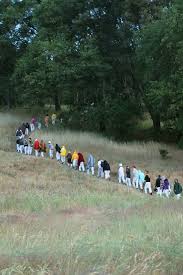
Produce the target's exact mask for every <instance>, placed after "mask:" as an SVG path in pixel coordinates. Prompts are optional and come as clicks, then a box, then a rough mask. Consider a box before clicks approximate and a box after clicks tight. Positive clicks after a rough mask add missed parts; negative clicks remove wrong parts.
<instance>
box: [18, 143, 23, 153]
mask: <svg viewBox="0 0 183 275" xmlns="http://www.w3.org/2000/svg"><path fill="white" fill-rule="evenodd" d="M19 151H20V153H21V154H23V152H24V145H19Z"/></svg>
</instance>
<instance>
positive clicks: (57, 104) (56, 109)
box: [54, 92, 61, 112]
mask: <svg viewBox="0 0 183 275" xmlns="http://www.w3.org/2000/svg"><path fill="white" fill-rule="evenodd" d="M54 100H55V111H56V112H58V111H60V110H61V107H60V98H59V96H58V92H56V93H55V98H54Z"/></svg>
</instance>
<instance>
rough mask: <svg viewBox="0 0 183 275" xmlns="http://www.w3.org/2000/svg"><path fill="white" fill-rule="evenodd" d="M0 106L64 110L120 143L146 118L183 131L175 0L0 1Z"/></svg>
mask: <svg viewBox="0 0 183 275" xmlns="http://www.w3.org/2000/svg"><path fill="white" fill-rule="evenodd" d="M0 11H1V12H0V104H1V105H7V106H9V107H11V106H14V105H29V106H31V105H32V104H34V105H38V106H43V105H44V104H46V103H47V102H51V103H52V104H54V105H55V108H56V110H57V111H59V110H60V108H61V106H62V105H68V106H70V121H73V124H74V121H75V122H76V127H78V128H80V129H88V130H97V131H100V132H103V133H106V134H109V135H111V136H114V137H117V138H120V137H121V136H124V135H125V133H127V132H128V131H129V130H130V129H131V128H133V125H135V121H136V120H137V119H138V118H139V117H142V116H143V114H144V113H147V112H148V113H149V115H150V117H151V119H152V121H153V125H154V129H155V131H156V132H160V130H161V127H162V126H163V127H164V128H165V129H173V130H175V131H176V134H177V136H179V137H181V136H182V132H183V126H182V113H183V91H182V87H183V86H182V79H183V78H182V74H183V67H182V66H183V65H182V64H183V63H182V57H183V24H182V23H183V3H182V1H181V0H172V1H170V0H151V1H150V0H139V1H132V0H70V1H68V0H52V1H49V0H1V1H0Z"/></svg>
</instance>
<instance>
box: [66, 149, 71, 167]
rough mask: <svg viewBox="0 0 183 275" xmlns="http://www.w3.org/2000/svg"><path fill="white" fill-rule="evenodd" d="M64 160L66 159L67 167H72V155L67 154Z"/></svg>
mask: <svg viewBox="0 0 183 275" xmlns="http://www.w3.org/2000/svg"><path fill="white" fill-rule="evenodd" d="M66 158H67V165H68V166H69V167H72V154H71V152H68V154H67V156H66Z"/></svg>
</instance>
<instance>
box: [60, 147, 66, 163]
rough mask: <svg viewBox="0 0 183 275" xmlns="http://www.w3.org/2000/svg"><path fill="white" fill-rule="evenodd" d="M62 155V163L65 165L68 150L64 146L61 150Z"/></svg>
mask: <svg viewBox="0 0 183 275" xmlns="http://www.w3.org/2000/svg"><path fill="white" fill-rule="evenodd" d="M60 155H61V163H62V164H65V159H66V156H67V150H66V148H65V146H64V145H63V146H62V148H61V151H60Z"/></svg>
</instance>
